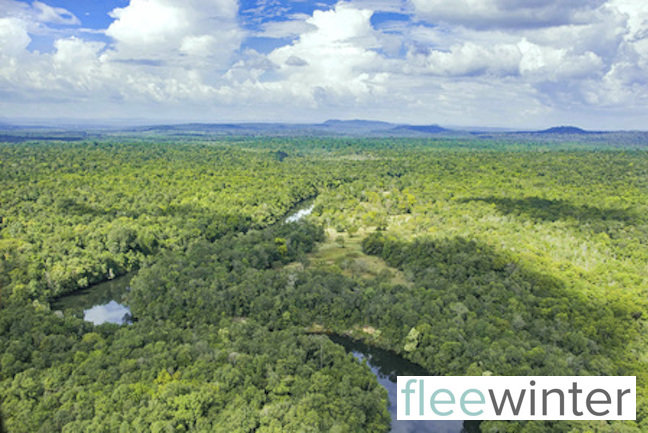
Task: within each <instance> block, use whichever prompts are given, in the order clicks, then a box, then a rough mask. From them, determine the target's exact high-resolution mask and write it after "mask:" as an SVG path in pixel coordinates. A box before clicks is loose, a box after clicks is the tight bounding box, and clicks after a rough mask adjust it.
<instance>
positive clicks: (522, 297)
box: [363, 233, 638, 375]
mask: <svg viewBox="0 0 648 433" xmlns="http://www.w3.org/2000/svg"><path fill="white" fill-rule="evenodd" d="M363 249H364V251H365V252H366V253H368V254H373V255H377V256H380V257H381V258H383V259H384V260H385V261H386V262H387V263H388V264H389V265H391V266H394V267H397V268H399V269H401V270H402V271H403V272H404V273H405V275H406V276H407V277H408V278H409V279H411V280H412V281H413V282H414V285H413V287H412V288H411V289H409V288H405V287H399V288H398V290H392V291H388V290H387V291H383V292H382V293H380V294H378V295H377V296H375V297H374V299H372V300H371V303H368V306H369V305H371V306H372V307H370V308H373V305H376V304H380V305H381V306H382V311H376V312H375V313H374V314H373V317H369V318H370V319H371V320H376V321H379V322H382V323H381V324H380V326H382V327H385V326H387V327H390V326H391V327H392V329H394V330H396V329H397V326H398V325H401V329H400V335H399V334H396V335H393V336H392V337H391V338H392V339H395V340H396V339H397V338H398V337H400V338H401V342H402V343H401V344H403V346H401V348H402V349H401V350H402V351H403V352H404V353H406V354H407V356H408V358H409V359H411V360H412V361H414V362H416V363H418V364H420V365H422V366H424V367H425V368H427V369H428V370H429V371H432V372H435V373H444V374H449V373H455V374H483V373H484V372H485V371H491V372H495V373H497V374H520V375H525V374H540V373H544V374H551V375H555V374H586V373H592V374H593V373H604V374H617V373H620V371H619V370H620V368H619V367H618V366H619V365H620V363H619V362H615V360H616V359H619V358H620V357H623V354H624V348H625V347H626V345H627V344H628V343H629V342H630V341H631V339H632V338H634V336H636V332H637V326H638V323H637V321H636V320H635V318H634V317H633V312H634V310H633V308H636V307H634V306H633V305H628V304H624V303H623V302H622V301H618V300H612V299H599V298H594V297H593V296H588V295H587V294H585V293H581V292H578V291H576V290H574V289H573V288H571V287H570V284H569V283H568V282H565V281H563V280H561V279H560V278H557V277H556V276H554V275H551V274H549V273H540V272H536V271H534V270H531V269H529V267H528V266H527V265H525V264H523V263H520V262H519V261H518V260H517V259H516V258H515V257H512V256H509V255H508V254H507V253H503V252H498V251H496V250H494V249H493V248H491V247H490V246H488V245H485V244H483V243H481V242H477V241H474V240H465V239H463V238H449V239H441V240H430V239H417V240H415V241H413V242H404V241H401V240H399V239H397V238H394V237H390V236H386V235H384V234H381V233H374V234H372V235H370V236H369V237H368V238H366V239H365V240H364V241H363ZM412 329H414V330H412ZM406 332H407V335H405V333H406Z"/></svg>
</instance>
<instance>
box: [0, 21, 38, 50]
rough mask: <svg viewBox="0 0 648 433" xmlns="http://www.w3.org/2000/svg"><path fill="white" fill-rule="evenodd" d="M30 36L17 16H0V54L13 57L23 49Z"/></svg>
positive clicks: (25, 26)
mask: <svg viewBox="0 0 648 433" xmlns="http://www.w3.org/2000/svg"><path fill="white" fill-rule="evenodd" d="M30 41H31V38H30V37H29V34H27V24H26V23H25V22H24V21H22V20H20V19H18V18H0V55H5V56H10V57H14V56H17V55H20V54H21V53H23V52H24V51H25V49H26V48H27V46H28V45H29V42H30Z"/></svg>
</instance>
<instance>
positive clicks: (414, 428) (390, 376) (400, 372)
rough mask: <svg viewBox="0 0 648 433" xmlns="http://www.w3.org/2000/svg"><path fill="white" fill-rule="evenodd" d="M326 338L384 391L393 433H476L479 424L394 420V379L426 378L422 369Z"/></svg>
mask: <svg viewBox="0 0 648 433" xmlns="http://www.w3.org/2000/svg"><path fill="white" fill-rule="evenodd" d="M329 338H330V339H331V340H332V341H333V342H335V343H337V344H339V345H341V346H343V347H344V348H345V349H346V350H347V352H350V353H352V354H353V356H355V357H356V358H357V359H358V360H359V361H361V362H362V361H366V362H367V366H368V367H369V368H370V369H371V372H372V373H373V374H374V375H375V376H376V378H377V379H378V383H380V384H381V385H382V386H383V387H384V388H385V389H386V390H387V395H388V397H389V414H390V415H391V419H392V424H391V430H390V431H391V432H392V433H470V432H477V431H479V429H478V424H477V423H475V422H470V423H464V422H463V421H398V420H397V419H396V395H397V394H396V393H397V390H396V378H397V376H428V375H429V374H428V373H427V372H426V371H425V369H424V368H423V367H421V366H419V365H416V364H413V363H411V362H409V361H407V360H406V359H404V358H402V357H401V356H399V355H398V354H396V353H394V352H391V351H388V350H382V349H378V348H375V347H372V346H369V345H367V344H364V343H362V342H360V341H357V340H353V339H351V338H349V337H344V336H340V335H330V336H329Z"/></svg>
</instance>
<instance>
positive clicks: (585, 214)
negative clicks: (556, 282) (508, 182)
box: [460, 196, 640, 225]
mask: <svg viewBox="0 0 648 433" xmlns="http://www.w3.org/2000/svg"><path fill="white" fill-rule="evenodd" d="M460 201H461V202H463V203H467V202H471V201H481V202H484V203H489V204H494V205H495V207H496V208H497V210H498V211H499V212H501V213H503V214H506V215H514V216H525V217H527V218H531V219H534V220H543V221H557V220H571V219H573V220H576V221H579V222H590V223H592V222H599V221H617V222H621V223H623V224H626V225H634V224H637V223H638V222H639V220H640V216H639V214H637V213H636V212H634V211H633V210H632V209H619V208H599V207H595V206H590V205H575V204H572V203H570V202H569V201H567V200H560V199H546V198H540V197H524V198H508V197H494V196H490V197H471V198H465V199H462V200H460Z"/></svg>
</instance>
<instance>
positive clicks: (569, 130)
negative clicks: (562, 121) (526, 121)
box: [537, 126, 596, 134]
mask: <svg viewBox="0 0 648 433" xmlns="http://www.w3.org/2000/svg"><path fill="white" fill-rule="evenodd" d="M537 133H538V134H592V133H594V134H595V133H596V132H593V131H586V130H584V129H581V128H578V127H576V126H554V127H552V128H549V129H544V130H542V131H537Z"/></svg>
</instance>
